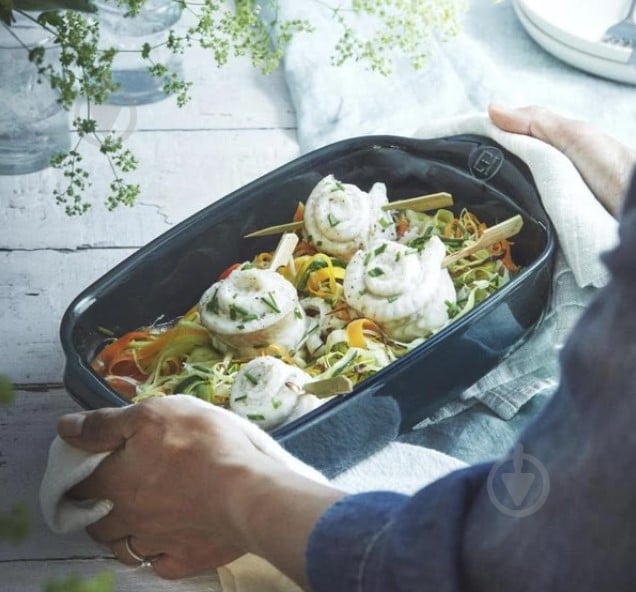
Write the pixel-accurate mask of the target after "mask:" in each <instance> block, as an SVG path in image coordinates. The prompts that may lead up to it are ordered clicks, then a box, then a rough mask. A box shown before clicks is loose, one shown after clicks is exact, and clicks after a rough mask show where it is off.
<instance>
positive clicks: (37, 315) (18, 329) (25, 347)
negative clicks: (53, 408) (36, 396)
mask: <svg viewBox="0 0 636 592" xmlns="http://www.w3.org/2000/svg"><path fill="white" fill-rule="evenodd" d="M132 253H133V250H132V249H104V250H99V251H86V250H82V251H71V252H60V251H54V250H43V251H13V252H0V326H1V327H2V339H1V340H0V373H4V374H7V375H8V376H9V377H10V378H11V379H12V380H13V381H14V382H16V383H36V382H45V383H46V382H60V381H61V378H62V370H63V363H64V359H63V353H62V348H61V346H60V343H59V339H58V331H59V324H60V320H61V318H62V315H63V313H64V311H65V310H66V308H67V306H68V304H69V303H70V302H71V300H72V299H73V298H74V297H75V296H77V294H79V292H81V291H82V290H83V289H84V288H86V287H87V286H88V285H89V284H91V283H92V282H93V281H94V280H96V279H97V278H98V277H100V276H101V275H102V274H103V273H105V272H106V271H108V270H109V269H110V268H112V267H113V266H114V265H116V264H117V263H119V262H120V261H121V260H122V259H124V258H125V257H126V256H128V255H130V254H132Z"/></svg>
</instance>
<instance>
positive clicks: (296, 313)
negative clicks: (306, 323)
mask: <svg viewBox="0 0 636 592" xmlns="http://www.w3.org/2000/svg"><path fill="white" fill-rule="evenodd" d="M294 316H295V317H296V318H297V319H302V318H303V313H302V312H300V311H299V310H298V309H297V308H295V309H294Z"/></svg>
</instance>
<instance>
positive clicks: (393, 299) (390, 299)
mask: <svg viewBox="0 0 636 592" xmlns="http://www.w3.org/2000/svg"><path fill="white" fill-rule="evenodd" d="M399 297H400V295H399V294H393V295H392V296H388V297H387V299H386V301H387V302H388V303H389V304H391V303H392V302H395V301H396V300H397V299H398V298H399Z"/></svg>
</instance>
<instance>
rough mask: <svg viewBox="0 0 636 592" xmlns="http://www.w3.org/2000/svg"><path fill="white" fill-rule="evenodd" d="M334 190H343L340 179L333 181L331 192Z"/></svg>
mask: <svg viewBox="0 0 636 592" xmlns="http://www.w3.org/2000/svg"><path fill="white" fill-rule="evenodd" d="M335 191H344V185H343V184H342V183H341V182H340V181H335V182H334V185H333V187H332V189H331V193H334V192H335Z"/></svg>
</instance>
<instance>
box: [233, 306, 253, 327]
mask: <svg viewBox="0 0 636 592" xmlns="http://www.w3.org/2000/svg"><path fill="white" fill-rule="evenodd" d="M238 317H240V320H241V321H243V322H245V323H247V322H248V321H255V320H256V319H257V318H258V315H255V314H254V313H251V312H250V311H249V310H245V309H244V308H243V307H241V306H238V305H236V304H230V319H232V320H233V321H236V319H237V318H238Z"/></svg>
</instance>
